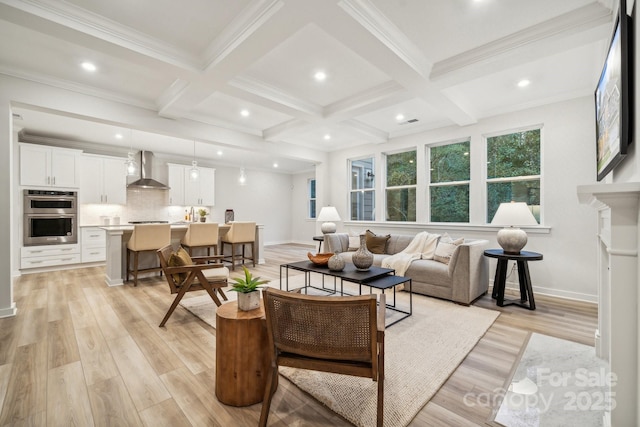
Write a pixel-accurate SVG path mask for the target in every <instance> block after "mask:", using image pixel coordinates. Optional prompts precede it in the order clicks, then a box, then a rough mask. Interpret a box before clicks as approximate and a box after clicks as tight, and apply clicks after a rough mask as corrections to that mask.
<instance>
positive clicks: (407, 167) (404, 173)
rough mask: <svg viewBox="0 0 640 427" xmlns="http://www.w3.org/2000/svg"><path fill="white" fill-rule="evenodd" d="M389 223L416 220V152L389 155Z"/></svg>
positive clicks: (387, 192) (387, 199)
mask: <svg viewBox="0 0 640 427" xmlns="http://www.w3.org/2000/svg"><path fill="white" fill-rule="evenodd" d="M386 157H387V187H386V201H387V221H415V220H416V150H412V151H405V152H402V153H395V154H387V156H386Z"/></svg>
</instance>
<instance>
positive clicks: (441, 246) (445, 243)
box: [433, 233, 464, 264]
mask: <svg viewBox="0 0 640 427" xmlns="http://www.w3.org/2000/svg"><path fill="white" fill-rule="evenodd" d="M463 243H464V237H460V238H459V239H455V240H454V239H452V238H451V237H449V235H448V234H447V233H445V234H444V235H443V236H442V237H441V238H440V241H439V242H438V246H436V252H435V254H434V255H433V259H434V260H436V261H438V262H441V263H443V264H449V262H450V261H451V257H452V256H453V253H454V252H455V250H456V249H457V248H458V246H460V245H461V244H463Z"/></svg>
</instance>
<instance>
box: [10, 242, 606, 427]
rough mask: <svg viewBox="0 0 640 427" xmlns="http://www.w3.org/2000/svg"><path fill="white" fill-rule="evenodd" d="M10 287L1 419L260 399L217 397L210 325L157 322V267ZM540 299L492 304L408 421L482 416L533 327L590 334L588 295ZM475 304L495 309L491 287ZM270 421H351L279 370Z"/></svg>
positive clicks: (180, 420) (205, 407)
mask: <svg viewBox="0 0 640 427" xmlns="http://www.w3.org/2000/svg"><path fill="white" fill-rule="evenodd" d="M307 251H313V247H312V246H302V245H277V246H271V247H267V248H265V255H266V260H267V263H266V264H264V265H260V266H257V267H256V268H255V270H254V271H255V272H256V274H258V275H260V276H262V277H264V278H270V279H277V278H278V277H279V265H280V264H282V263H285V262H290V261H296V260H301V259H305V258H306V253H307ZM532 279H533V281H534V286H535V277H533V278H532ZM203 292H204V291H203ZM14 295H15V300H16V304H17V306H18V314H17V316H15V317H11V318H6V319H0V401H1V402H2V410H1V411H0V426H9V425H11V426H14V425H34V426H44V425H47V426H71V425H76V426H91V425H97V426H102V425H104V426H141V425H145V426H153V427H157V426H173V427H175V426H224V427H228V426H255V425H257V423H258V418H259V415H260V408H261V405H260V404H257V405H253V406H249V407H246V408H235V407H230V406H225V405H223V404H220V403H219V402H218V401H217V400H216V398H215V329H213V328H211V327H210V326H208V325H207V324H205V323H204V322H202V321H200V320H199V319H197V318H196V317H195V316H193V315H192V314H190V313H189V312H187V311H186V310H185V309H183V308H182V307H178V308H177V309H176V311H175V312H174V314H173V316H172V317H171V319H170V320H169V321H168V323H167V326H166V327H165V328H159V327H158V324H159V322H160V320H161V319H162V317H163V316H164V313H165V312H166V310H167V308H168V306H169V305H170V303H171V301H172V300H173V296H172V295H170V294H169V290H168V286H167V284H166V282H165V281H164V278H150V279H143V280H141V281H140V283H139V285H138V287H137V288H134V287H132V286H131V285H129V284H127V285H125V286H119V287H113V288H109V287H107V286H106V285H105V283H104V279H103V269H102V268H99V267H93V268H84V269H76V270H66V271H59V272H49V273H39V274H30V275H24V276H22V277H21V278H20V279H18V280H17V281H16V284H15V289H14ZM536 304H537V308H538V309H537V310H536V311H533V312H531V311H528V310H525V309H522V308H519V307H506V308H503V309H500V311H501V312H502V314H501V316H500V317H499V318H498V319H497V320H496V322H495V323H494V324H493V326H492V327H491V328H490V329H489V330H488V332H487V333H486V334H485V336H484V337H483V338H482V339H481V340H480V342H479V343H478V344H477V345H476V347H475V348H474V349H473V350H472V351H471V353H469V355H468V356H467V358H466V359H465V360H464V361H463V363H462V364H461V365H460V366H459V367H458V369H457V370H456V371H455V372H454V373H453V374H452V376H451V377H450V378H449V379H448V380H447V382H446V383H445V384H444V385H443V386H442V388H441V389H440V390H439V391H438V393H437V394H436V395H435V396H434V397H433V399H432V400H431V401H430V402H429V403H428V404H427V405H426V406H425V407H424V408H423V409H422V410H421V411H420V413H419V414H418V415H417V417H416V418H415V419H414V421H413V422H412V425H414V426H481V425H485V423H486V422H487V420H488V419H489V417H490V415H491V409H492V408H491V407H489V406H488V405H465V404H464V399H463V398H464V396H465V395H466V394H467V393H475V394H477V393H484V392H486V393H489V394H490V395H492V396H493V395H495V392H496V390H499V389H500V388H501V387H503V386H504V383H505V380H506V379H507V378H508V376H509V374H510V371H511V369H512V366H513V365H514V363H515V361H516V360H517V357H518V354H519V353H520V351H521V349H522V346H523V343H524V341H525V338H526V337H527V334H528V333H530V332H539V333H542V334H547V335H552V336H555V337H559V338H564V339H569V340H573V341H577V342H581V343H585V344H589V345H592V341H593V333H594V330H595V328H596V320H597V310H596V306H595V305H594V304H587V303H580V302H574V301H566V300H559V299H553V298H544V297H542V296H536ZM476 305H478V306H480V307H486V308H489V309H494V310H495V309H498V308H497V307H496V306H495V302H494V301H493V300H492V299H491V298H490V296H484V297H483V298H481V299H480V300H479V301H477V302H476ZM269 425H270V426H329V425H330V426H340V425H349V423H347V422H346V421H344V420H343V419H342V418H340V417H338V416H337V415H335V414H334V413H332V412H331V411H329V410H327V409H326V408H324V407H323V406H322V405H321V404H319V403H317V402H316V401H315V400H314V399H313V398H311V397H309V396H308V395H306V394H305V393H303V392H301V391H300V390H298V389H297V388H296V387H295V386H292V385H291V384H290V383H288V382H287V381H286V380H285V379H283V378H282V379H281V381H280V386H279V388H278V391H277V393H276V395H275V397H274V400H273V403H272V407H271V415H270V418H269Z"/></svg>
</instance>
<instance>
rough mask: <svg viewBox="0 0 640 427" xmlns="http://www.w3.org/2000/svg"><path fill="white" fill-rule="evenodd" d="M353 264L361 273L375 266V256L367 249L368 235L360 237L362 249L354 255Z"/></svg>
mask: <svg viewBox="0 0 640 427" xmlns="http://www.w3.org/2000/svg"><path fill="white" fill-rule="evenodd" d="M351 262H353V265H355V266H356V268H357V269H358V270H359V271H367V270H369V267H371V265H372V264H373V254H372V253H371V252H369V249H367V236H366V235H364V234H361V235H360V247H359V248H358V250H357V251H356V252H355V253H354V254H353V257H352V258H351Z"/></svg>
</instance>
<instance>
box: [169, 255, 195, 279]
mask: <svg viewBox="0 0 640 427" xmlns="http://www.w3.org/2000/svg"><path fill="white" fill-rule="evenodd" d="M167 263H168V264H169V267H183V266H185V265H193V260H192V259H191V257H190V256H189V253H188V252H187V251H185V250H184V248H183V247H182V246H180V249H178V250H177V251H176V252H174V253H172V254H171V256H170V257H169V261H168V262H167ZM172 276H173V280H175V281H176V283H178V284H180V283H182V282H183V281H184V280H185V279H186V278H187V276H188V273H176V274H173V275H172Z"/></svg>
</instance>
